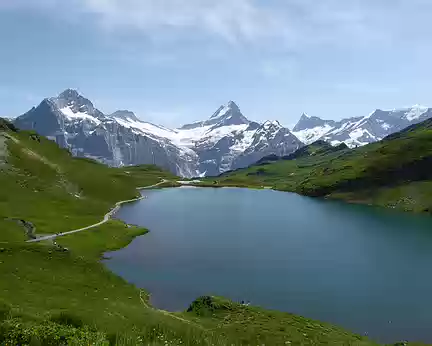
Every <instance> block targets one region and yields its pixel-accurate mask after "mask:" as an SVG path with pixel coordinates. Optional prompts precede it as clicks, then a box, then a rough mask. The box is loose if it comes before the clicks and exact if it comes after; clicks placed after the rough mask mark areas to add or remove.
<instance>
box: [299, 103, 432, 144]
mask: <svg viewBox="0 0 432 346" xmlns="http://www.w3.org/2000/svg"><path fill="white" fill-rule="evenodd" d="M430 117H432V109H429V108H427V107H423V106H419V105H416V106H413V107H411V108H407V109H398V110H391V111H383V110H379V109H378V110H376V111H374V112H373V113H371V114H369V115H368V116H365V117H358V118H348V119H343V120H341V121H333V120H322V119H320V118H318V117H310V116H307V115H302V117H301V118H300V120H299V122H298V123H297V125H296V126H295V127H294V129H293V133H294V134H295V135H296V136H297V137H298V138H299V139H300V140H302V141H303V142H304V143H306V144H310V143H313V142H315V141H316V140H318V139H323V140H325V141H328V142H330V143H332V144H333V145H337V144H340V143H342V142H343V143H345V144H347V145H348V146H349V147H351V148H353V147H356V146H361V145H365V144H368V143H373V142H376V141H379V140H381V139H383V138H384V137H386V136H388V135H390V134H392V133H395V132H398V131H401V130H402V129H404V128H406V127H407V126H410V125H412V124H416V123H419V122H421V121H424V120H426V119H428V118H430Z"/></svg>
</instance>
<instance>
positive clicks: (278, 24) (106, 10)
mask: <svg viewBox="0 0 432 346" xmlns="http://www.w3.org/2000/svg"><path fill="white" fill-rule="evenodd" d="M79 1H80V2H81V5H82V10H83V11H85V12H88V13H93V14H96V15H97V16H98V17H99V19H100V20H101V23H102V24H103V25H104V27H105V28H112V27H123V28H126V29H134V30H139V31H142V32H145V33H150V34H154V33H155V31H158V32H161V31H162V32H169V31H172V32H175V31H178V30H184V31H188V33H189V34H192V35H196V36H199V35H200V34H202V33H210V34H214V35H217V36H220V37H223V38H224V39H226V40H228V41H230V42H237V41H240V40H247V41H252V40H255V39H257V38H264V37H268V36H274V35H277V34H278V32H280V31H281V30H283V23H282V18H278V17H279V16H278V15H277V13H276V12H274V11H273V10H270V9H268V8H267V7H265V6H258V5H256V3H255V2H254V1H252V0H235V1H233V0H218V1H214V0H79Z"/></svg>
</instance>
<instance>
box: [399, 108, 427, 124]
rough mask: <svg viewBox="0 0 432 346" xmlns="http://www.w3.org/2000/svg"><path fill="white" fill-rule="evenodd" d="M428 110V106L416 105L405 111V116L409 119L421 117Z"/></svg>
mask: <svg viewBox="0 0 432 346" xmlns="http://www.w3.org/2000/svg"><path fill="white" fill-rule="evenodd" d="M427 111H428V107H425V106H420V105H415V106H413V107H412V108H411V109H410V110H409V111H407V112H406V113H405V117H406V119H407V120H409V121H413V120H415V119H418V118H420V117H421V116H422V115H423V114H425V113H426V112H427Z"/></svg>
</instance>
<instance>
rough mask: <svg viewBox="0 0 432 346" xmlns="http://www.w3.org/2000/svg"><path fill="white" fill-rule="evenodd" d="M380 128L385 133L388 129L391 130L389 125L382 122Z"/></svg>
mask: <svg viewBox="0 0 432 346" xmlns="http://www.w3.org/2000/svg"><path fill="white" fill-rule="evenodd" d="M381 127H382V128H383V129H384V130H386V131H387V130H388V129H390V128H391V125H389V124H387V123H384V122H383V123H382V124H381Z"/></svg>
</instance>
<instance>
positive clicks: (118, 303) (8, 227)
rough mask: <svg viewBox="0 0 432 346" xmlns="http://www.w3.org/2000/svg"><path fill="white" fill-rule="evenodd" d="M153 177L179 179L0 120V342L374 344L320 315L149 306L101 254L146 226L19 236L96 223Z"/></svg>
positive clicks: (218, 303)
mask: <svg viewBox="0 0 432 346" xmlns="http://www.w3.org/2000/svg"><path fill="white" fill-rule="evenodd" d="M340 154H342V153H336V154H334V155H335V157H336V156H337V155H340ZM278 164H279V163H278ZM284 164H285V163H284ZM263 167H264V168H265V169H267V168H268V167H270V166H263ZM254 169H255V168H253V169H252V171H251V172H254ZM256 169H260V167H257V168H256ZM246 172H247V171H245V172H244V173H245V177H248V175H247V173H246ZM279 172H280V171H279ZM264 176H266V175H264ZM264 176H263V177H264ZM257 177H258V176H257ZM267 177H268V176H267ZM161 179H167V180H172V181H175V180H176V179H177V178H176V177H174V176H172V175H171V174H169V173H166V172H163V171H161V170H160V169H158V168H156V167H154V166H139V167H127V168H109V167H106V166H104V165H101V164H99V163H96V162H94V161H91V160H87V159H76V158H72V157H71V155H70V154H69V152H67V151H66V150H63V149H60V148H59V147H58V146H57V145H56V144H55V143H53V142H51V141H49V140H47V139H46V138H43V137H40V136H38V135H37V134H35V133H31V132H25V131H22V132H21V131H17V130H16V129H15V128H14V127H13V126H11V125H10V124H9V123H8V122H5V121H2V120H0V187H1V188H0V345H65V344H69V345H89V344H93V345H262V344H264V345H320V344H324V345H374V343H373V342H371V341H369V340H367V339H365V338H362V337H360V336H356V335H353V334H351V333H349V332H346V331H344V330H342V329H340V328H337V327H333V326H330V325H327V324H324V323H320V322H316V321H312V320H308V319H305V318H301V317H298V316H294V315H290V314H287V313H280V312H274V311H266V310H262V309H259V308H255V307H246V306H243V305H240V304H236V303H233V302H230V301H226V300H223V299H221V298H211V297H205V298H201V299H198V300H197V301H196V302H194V304H192V305H191V308H190V309H189V311H187V312H182V313H169V312H166V311H161V310H158V309H154V308H152V307H151V306H150V305H149V303H148V295H147V293H146V292H144V291H142V290H139V289H137V288H136V287H134V286H133V285H130V284H128V283H126V282H125V281H124V280H123V279H121V278H119V277H118V276H116V275H114V274H112V273H111V272H109V271H108V270H107V269H105V267H104V266H103V265H102V264H101V263H100V259H101V256H102V254H103V253H104V252H106V251H109V250H114V249H118V248H121V247H123V246H125V245H127V244H128V243H129V242H130V241H131V240H132V239H133V238H134V237H136V236H138V235H141V234H144V233H145V232H146V230H145V229H141V228H138V227H127V226H126V225H125V224H123V223H122V222H120V221H110V222H108V223H106V224H104V225H102V226H100V227H98V228H95V229H91V230H88V231H85V232H81V233H76V234H73V235H68V236H65V237H62V238H59V239H58V240H57V242H58V243H59V245H60V246H59V245H55V244H54V243H53V242H52V241H46V242H43V243H26V242H25V240H27V239H29V237H32V236H35V234H36V235H41V234H53V233H58V232H64V231H69V230H72V229H76V228H80V227H84V226H87V225H89V224H93V223H95V222H98V221H100V220H101V219H102V217H103V215H104V214H105V213H106V212H107V211H109V210H110V208H112V207H113V205H114V204H115V202H117V201H119V200H126V199H130V198H134V197H136V196H137V195H138V191H137V190H136V188H137V187H139V186H148V185H152V184H155V183H157V182H159V181H160V180H161ZM248 179H249V178H248ZM248 181H249V180H248ZM168 185H170V184H168ZM34 228H35V229H34ZM32 233H35V234H32ZM65 247H66V248H68V250H67V251H65V249H64V248H65Z"/></svg>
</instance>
